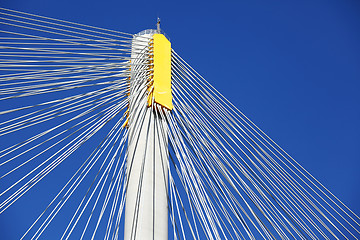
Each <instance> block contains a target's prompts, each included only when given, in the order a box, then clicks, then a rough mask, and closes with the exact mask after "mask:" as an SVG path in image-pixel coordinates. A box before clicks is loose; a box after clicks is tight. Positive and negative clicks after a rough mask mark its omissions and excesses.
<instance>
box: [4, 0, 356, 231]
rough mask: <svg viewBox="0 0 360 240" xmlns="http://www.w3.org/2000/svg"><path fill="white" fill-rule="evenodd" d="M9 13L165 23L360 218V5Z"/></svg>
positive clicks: (70, 8) (109, 24)
mask: <svg viewBox="0 0 360 240" xmlns="http://www.w3.org/2000/svg"><path fill="white" fill-rule="evenodd" d="M0 6H1V7H5V8H10V9H14V10H19V11H24V12H29V13H35V14H39V15H43V16H49V17H54V18H58V19H64V20H68V21H73V22H78V23H84V24H88V25H93V26H99V27H103V28H108V29H114V30H119V31H124V32H128V33H137V32H140V31H141V30H144V29H148V28H154V27H155V23H156V18H157V17H160V18H161V21H162V22H161V25H162V28H163V30H164V31H165V32H166V33H167V35H168V36H169V37H170V38H171V42H172V47H173V49H174V50H175V51H177V52H178V53H179V54H180V55H181V56H182V57H183V58H184V59H185V60H186V61H187V62H188V63H189V64H191V65H192V66H193V67H194V68H195V69H196V70H197V71H198V72H199V73H200V74H202V75H203V76H204V77H205V79H207V80H208V81H209V82H210V83H211V84H213V85H214V86H215V87H216V88H217V89H218V90H219V91H220V92H222V93H223V94H224V95H225V96H226V97H227V98H228V99H229V100H230V101H232V102H233V103H234V104H235V105H236V106H237V107H238V108H239V109H240V110H241V111H243V112H244V113H245V114H246V115H247V116H248V117H249V118H250V119H252V120H253V122H255V123H256V124H257V125H258V126H259V127H260V128H262V129H263V130H264V131H265V132H266V133H268V135H270V136H271V137H272V138H273V139H274V140H275V141H276V142H277V143H278V144H279V145H280V146H282V147H283V148H284V149H285V150H286V151H287V152H288V153H290V155H292V156H293V157H294V158H295V159H296V160H297V161H298V162H299V163H300V164H302V165H303V166H304V167H305V168H306V169H307V170H309V171H310V172H311V173H312V174H313V175H314V176H315V177H316V178H317V179H318V180H320V182H322V183H323V184H324V185H325V186H326V187H328V188H329V189H330V190H331V191H332V192H333V193H334V194H335V195H336V196H338V197H339V198H340V199H341V200H343V202H344V203H346V204H347V205H348V206H349V207H350V208H351V209H353V210H354V211H355V212H356V213H357V214H360V174H359V170H360V126H359V123H360V107H359V105H360V2H358V1H355V0H354V1H351V0H342V1H341V0H338V1H325V0H323V1H320V0H304V1H188V0H182V1H163V2H161V1H139V0H137V1H119V0H117V1H115V0H96V1H95V0H86V1H85V0H58V1H49V0H2V1H1V4H0ZM2 221H4V219H2ZM1 225H3V223H2V222H0V226H1ZM3 226H4V225H3ZM14 229H16V227H12V230H14ZM0 231H6V230H4V229H2V227H0ZM9 236H11V234H10V235H9Z"/></svg>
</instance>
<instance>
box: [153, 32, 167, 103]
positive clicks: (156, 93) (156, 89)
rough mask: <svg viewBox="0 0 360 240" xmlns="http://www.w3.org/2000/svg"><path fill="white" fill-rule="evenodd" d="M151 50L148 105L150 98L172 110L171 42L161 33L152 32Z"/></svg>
mask: <svg viewBox="0 0 360 240" xmlns="http://www.w3.org/2000/svg"><path fill="white" fill-rule="evenodd" d="M151 50H152V52H153V66H152V71H150V72H153V76H152V78H150V81H151V80H153V81H151V82H150V84H149V86H148V90H149V91H151V92H150V93H149V97H148V106H151V104H152V100H153V98H154V102H156V103H158V104H160V105H161V106H163V107H165V108H167V109H169V110H172V109H173V104H172V93H171V43H170V41H169V40H168V39H167V38H166V37H165V36H164V35H163V34H154V35H153V39H152V43H151Z"/></svg>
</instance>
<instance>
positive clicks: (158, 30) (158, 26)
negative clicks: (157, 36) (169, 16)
mask: <svg viewBox="0 0 360 240" xmlns="http://www.w3.org/2000/svg"><path fill="white" fill-rule="evenodd" d="M156 29H157V32H158V33H160V32H161V30H160V18H159V17H158V18H157V23H156Z"/></svg>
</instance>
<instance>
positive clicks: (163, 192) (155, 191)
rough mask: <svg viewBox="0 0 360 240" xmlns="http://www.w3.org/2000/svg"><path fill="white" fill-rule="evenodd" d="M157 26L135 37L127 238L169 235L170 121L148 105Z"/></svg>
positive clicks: (158, 239) (129, 146)
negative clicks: (151, 48)
mask: <svg viewBox="0 0 360 240" xmlns="http://www.w3.org/2000/svg"><path fill="white" fill-rule="evenodd" d="M154 33H156V30H153V31H151V30H150V31H149V30H147V31H145V32H142V33H139V34H138V35H136V36H135V37H134V40H133V46H132V54H131V57H132V62H131V63H132V64H131V79H130V96H129V99H130V101H129V116H128V117H129V121H128V128H129V134H128V136H129V137H128V156H127V179H128V180H127V181H128V183H127V191H126V203H125V226H124V239H125V240H130V239H131V240H134V239H137V240H146V239H156V240H165V239H168V196H167V193H168V192H167V191H168V139H167V131H168V128H167V124H166V121H165V119H163V118H161V117H160V115H159V112H156V110H155V109H154V105H152V106H151V107H148V106H147V96H148V86H147V82H148V80H149V71H148V70H149V69H148V64H149V62H150V58H152V57H151V56H149V48H148V46H149V42H148V41H150V40H146V39H150V38H151V37H152V35H153V34H154Z"/></svg>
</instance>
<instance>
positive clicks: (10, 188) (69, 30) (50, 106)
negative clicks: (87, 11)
mask: <svg viewBox="0 0 360 240" xmlns="http://www.w3.org/2000/svg"><path fill="white" fill-rule="evenodd" d="M0 24H1V28H0V42H1V43H0V51H1V60H0V71H1V76H0V103H1V104H0V107H1V109H0V119H1V121H0V139H1V149H0V181H1V184H0V214H6V213H7V211H9V210H10V209H11V208H20V209H21V208H22V201H26V199H27V197H28V196H29V195H31V197H33V198H34V197H35V198H36V200H35V201H41V199H42V198H45V199H50V200H49V201H47V202H46V203H44V207H43V211H42V212H39V213H38V214H36V215H34V216H33V221H32V223H31V224H30V225H29V226H28V229H27V230H26V231H25V232H23V233H20V234H19V238H21V239H39V238H40V239H48V238H47V237H46V236H47V234H48V232H56V233H57V234H58V238H60V239H160V240H161V239H358V238H359V236H360V219H359V217H358V216H357V215H356V213H354V212H353V211H352V210H351V209H350V208H349V207H347V206H346V205H345V204H344V203H343V202H342V201H341V198H338V197H337V196H335V195H334V194H333V193H331V192H330V191H329V190H328V189H327V188H326V186H324V185H322V184H321V182H319V181H318V180H317V179H316V178H315V177H313V176H312V175H311V173H309V172H308V171H307V170H306V169H305V168H303V167H302V166H301V165H300V164H299V163H298V162H297V161H295V159H293V158H292V157H291V156H290V155H289V154H288V153H287V152H286V151H285V150H284V149H282V148H281V147H280V146H279V145H278V144H276V143H275V142H274V141H273V140H272V139H271V138H270V137H269V136H268V135H267V134H266V133H265V132H264V131H262V130H261V129H260V128H259V127H258V126H257V125H255V123H253V122H252V121H251V120H250V119H249V118H248V117H246V116H245V115H244V114H243V113H242V112H241V111H240V110H238V109H237V108H236V106H234V105H233V104H232V103H231V102H229V101H228V100H227V99H226V97H225V96H223V95H222V94H221V93H220V92H219V91H217V90H216V89H215V88H214V87H213V86H212V85H211V84H210V83H209V82H208V81H207V80H205V79H204V78H203V77H202V76H201V75H200V74H199V73H198V72H197V71H196V70H195V69H194V68H192V67H191V66H190V65H189V64H188V63H187V62H186V61H185V60H184V59H183V58H182V57H181V56H180V55H179V54H178V53H177V52H176V51H175V50H174V49H172V48H171V40H170V39H169V37H168V36H166V34H164V33H163V32H162V31H161V29H160V26H159V23H158V28H157V29H150V30H144V31H142V32H140V33H137V34H129V33H124V32H119V31H114V30H109V29H104V28H99V27H93V26H89V25H84V24H78V23H73V22H69V21H65V20H58V19H54V18H50V17H44V16H39V15H34V14H30V13H24V12H19V11H14V10H10V9H4V8H0ZM59 169H63V170H64V169H65V170H66V171H59ZM60 173H61V174H60ZM47 179H55V182H57V183H58V184H57V185H56V186H49V185H47V182H48V180H47ZM64 179H66V180H64ZM52 182H53V181H52ZM41 189H45V192H49V193H52V194H49V195H51V196H50V197H49V196H42V195H41V194H40V192H41ZM37 192H39V193H38V194H37ZM60 223H61V224H60ZM59 226H64V227H63V228H60V227H59Z"/></svg>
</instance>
